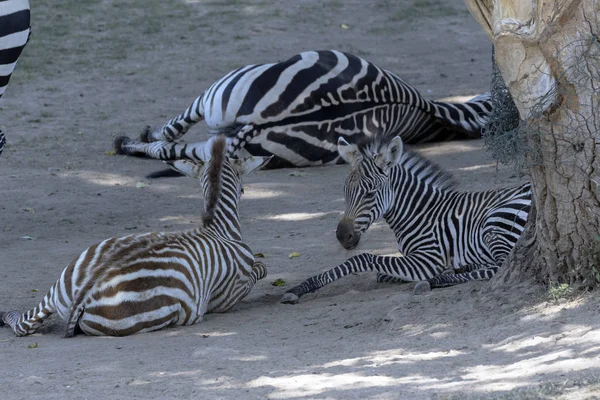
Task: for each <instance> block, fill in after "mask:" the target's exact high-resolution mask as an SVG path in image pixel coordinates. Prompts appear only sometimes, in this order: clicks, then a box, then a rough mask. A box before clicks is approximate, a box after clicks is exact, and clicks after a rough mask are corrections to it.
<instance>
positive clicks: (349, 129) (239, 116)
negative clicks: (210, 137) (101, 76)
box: [114, 50, 492, 168]
mask: <svg viewBox="0 0 600 400" xmlns="http://www.w3.org/2000/svg"><path fill="white" fill-rule="evenodd" d="M491 110H492V107H491V100H490V97H489V95H487V94H486V95H482V96H479V97H477V98H474V99H472V100H470V101H468V102H465V103H462V104H453V103H445V102H438V101H429V100H425V99H424V98H423V97H421V95H420V94H419V92H418V91H417V90H416V89H415V88H413V87H412V86H410V85H408V84H407V83H405V82H404V81H402V80H401V79H400V78H399V77H398V76H396V75H395V74H393V73H391V72H389V71H386V70H384V69H381V68H379V67H377V66H375V65H374V64H371V63H369V62H368V61H366V60H364V59H362V58H359V57H357V56H354V55H351V54H347V53H342V52H339V51H336V50H327V51H307V52H304V53H300V54H297V55H295V56H293V57H291V58H290V59H288V60H286V61H283V62H278V63H272V64H259V65H248V66H245V67H241V68H239V69H237V70H235V71H232V72H230V73H228V74H227V75H225V76H224V77H223V78H222V79H220V80H218V81H217V82H215V83H213V84H212V86H210V87H209V89H208V90H206V91H205V92H204V93H203V94H202V95H201V96H200V97H198V98H196V99H195V100H194V102H193V103H192V105H190V106H189V107H188V108H187V109H186V110H185V111H184V112H183V113H182V114H180V115H178V116H177V117H175V118H173V119H171V120H170V121H169V122H167V123H166V124H165V125H164V126H162V127H161V128H159V129H155V130H149V129H147V130H146V131H145V132H144V133H142V136H141V138H140V141H135V140H133V139H130V138H127V137H123V136H121V137H118V138H117V139H116V140H115V143H114V144H115V151H116V152H117V153H120V154H129V155H146V156H150V157H152V158H156V159H160V160H174V159H191V160H195V159H197V158H198V157H199V156H201V154H202V153H203V152H204V150H203V147H204V146H205V143H204V142H202V143H193V144H183V143H173V141H174V140H176V139H179V138H180V137H181V136H182V135H183V134H184V133H186V132H187V131H188V129H189V128H190V127H191V126H192V125H193V124H195V123H197V122H200V121H202V120H206V123H207V125H208V128H209V133H211V134H217V135H224V136H225V137H227V140H228V147H227V154H228V155H229V156H231V157H233V156H243V155H245V154H246V153H248V154H250V155H255V156H265V155H274V157H273V159H272V161H271V162H270V163H269V165H268V167H269V168H279V167H307V166H312V165H322V164H336V163H342V162H343V160H342V159H341V158H340V156H339V154H338V152H337V147H336V142H337V138H338V137H339V136H342V137H344V138H345V139H346V140H348V141H349V142H351V143H358V142H360V141H362V140H364V138H365V132H379V133H380V134H381V135H383V136H384V137H388V138H390V139H391V138H392V137H394V136H400V137H401V138H402V139H403V140H404V141H405V142H406V143H422V142H430V141H439V140H448V139H465V138H472V137H480V136H481V128H482V126H483V125H484V123H485V122H486V120H487V119H488V116H489V115H490V113H491Z"/></svg>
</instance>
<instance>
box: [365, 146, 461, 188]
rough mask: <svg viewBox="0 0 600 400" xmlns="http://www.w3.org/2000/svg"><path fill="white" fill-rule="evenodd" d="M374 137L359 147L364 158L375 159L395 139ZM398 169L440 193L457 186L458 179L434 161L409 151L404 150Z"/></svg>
mask: <svg viewBox="0 0 600 400" xmlns="http://www.w3.org/2000/svg"><path fill="white" fill-rule="evenodd" d="M374 136H375V137H372V138H370V139H369V140H367V141H365V142H364V143H363V144H359V145H358V148H359V149H360V152H361V154H362V155H363V157H369V158H373V157H374V156H375V155H377V154H379V153H380V152H381V150H382V149H383V148H385V147H387V146H388V145H389V143H390V141H391V140H392V139H393V138H390V137H382V135H374ZM397 168H402V169H404V170H405V171H407V172H408V173H409V174H411V175H413V176H415V177H416V178H417V179H419V180H420V181H423V182H425V183H427V184H428V185H429V186H431V187H434V188H436V189H438V190H440V191H450V190H455V189H456V186H457V182H456V179H455V178H454V176H453V175H452V174H451V173H450V172H448V171H446V170H444V169H443V168H442V167H440V166H439V165H437V164H436V163H434V162H433V161H431V160H429V159H427V158H425V157H423V156H421V155H420V154H418V153H415V152H413V151H411V150H408V149H404V152H403V154H402V157H400V161H398V164H397Z"/></svg>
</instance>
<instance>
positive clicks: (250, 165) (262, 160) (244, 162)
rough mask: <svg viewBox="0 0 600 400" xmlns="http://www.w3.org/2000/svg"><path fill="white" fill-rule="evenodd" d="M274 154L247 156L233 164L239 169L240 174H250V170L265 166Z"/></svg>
mask: <svg viewBox="0 0 600 400" xmlns="http://www.w3.org/2000/svg"><path fill="white" fill-rule="evenodd" d="M271 158H273V156H269V157H256V156H252V157H245V158H242V159H241V160H235V162H234V163H233V165H234V166H235V169H236V170H237V171H238V173H239V174H240V175H248V174H249V173H250V172H252V171H254V170H256V169H259V168H260V167H264V166H265V165H267V164H268V163H269V161H271Z"/></svg>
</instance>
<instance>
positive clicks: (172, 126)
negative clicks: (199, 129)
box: [140, 94, 204, 143]
mask: <svg viewBox="0 0 600 400" xmlns="http://www.w3.org/2000/svg"><path fill="white" fill-rule="evenodd" d="M203 97H204V94H202V95H201V96H198V97H196V99H195V100H194V101H193V102H192V104H191V105H190V106H189V107H188V108H186V109H185V111H184V112H182V113H181V114H179V115H178V116H176V117H175V118H173V119H171V120H169V122H167V123H166V124H164V125H163V126H161V127H160V128H154V129H152V128H150V126H147V127H146V129H145V130H144V132H142V134H141V135H140V140H141V141H142V142H145V143H150V142H159V141H165V142H172V141H174V140H177V139H179V138H180V137H182V136H183V135H184V134H185V133H186V132H187V131H188V130H189V129H190V127H191V126H192V125H194V124H196V123H198V122H200V121H203V120H204V105H203V104H202V99H203Z"/></svg>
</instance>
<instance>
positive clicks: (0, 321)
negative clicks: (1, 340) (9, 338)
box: [0, 311, 6, 326]
mask: <svg viewBox="0 0 600 400" xmlns="http://www.w3.org/2000/svg"><path fill="white" fill-rule="evenodd" d="M5 315H6V312H4V311H0V326H4V325H6V323H5V322H4V316H5Z"/></svg>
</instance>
